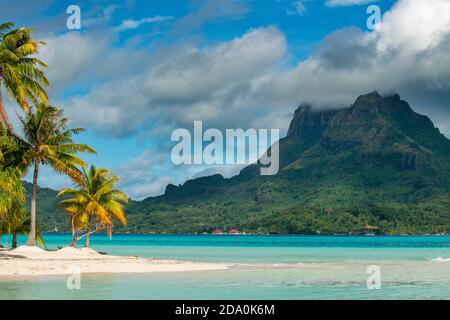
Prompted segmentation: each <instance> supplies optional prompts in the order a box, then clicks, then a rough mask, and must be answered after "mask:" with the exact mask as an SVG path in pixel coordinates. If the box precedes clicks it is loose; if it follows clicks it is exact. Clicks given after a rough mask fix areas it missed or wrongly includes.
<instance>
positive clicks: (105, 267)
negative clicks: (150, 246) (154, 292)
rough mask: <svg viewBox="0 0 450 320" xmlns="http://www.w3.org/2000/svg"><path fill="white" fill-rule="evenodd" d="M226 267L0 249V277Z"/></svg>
mask: <svg viewBox="0 0 450 320" xmlns="http://www.w3.org/2000/svg"><path fill="white" fill-rule="evenodd" d="M228 267H229V266H228V265H227V264H219V263H196V262H185V261H171V260H157V259H146V258H139V257H124V256H110V255H104V254H100V253H98V252H96V251H94V250H92V249H89V248H77V249H76V248H71V247H65V248H62V249H60V250H58V251H45V250H42V249H40V248H38V247H26V246H22V247H19V248H17V249H15V250H6V249H0V277H8V276H33V275H34V276H39V275H64V274H71V273H73V272H74V270H79V272H81V273H148V272H189V271H206V270H225V269H227V268H228Z"/></svg>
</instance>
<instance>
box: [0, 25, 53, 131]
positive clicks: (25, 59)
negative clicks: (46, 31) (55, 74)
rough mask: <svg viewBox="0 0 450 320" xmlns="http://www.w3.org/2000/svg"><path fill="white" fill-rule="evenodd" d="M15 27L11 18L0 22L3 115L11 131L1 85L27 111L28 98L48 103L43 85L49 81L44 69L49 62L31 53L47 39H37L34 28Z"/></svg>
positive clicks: (0, 106)
mask: <svg viewBox="0 0 450 320" xmlns="http://www.w3.org/2000/svg"><path fill="white" fill-rule="evenodd" d="M13 27H14V23H12V22H7V23H3V24H0V118H1V121H2V122H3V123H4V124H5V125H6V127H7V128H8V130H9V131H12V126H11V123H10V121H9V119H8V116H7V114H6V110H5V105H4V103H3V97H2V95H1V89H2V88H4V89H5V91H6V93H7V94H8V96H9V97H10V98H12V99H14V100H16V101H17V103H18V104H19V106H20V107H21V108H22V110H24V111H28V110H29V102H31V103H33V104H34V105H37V104H39V103H44V104H48V97H47V93H46V92H45V89H44V88H45V87H48V85H49V82H48V80H47V78H46V77H45V75H44V73H43V72H42V70H41V68H45V67H47V65H46V64H45V63H44V62H42V61H41V60H39V59H38V58H36V57H33V56H32V55H34V54H36V53H38V48H39V46H40V45H44V44H45V43H44V42H42V41H38V40H34V39H33V38H32V31H31V29H28V28H19V29H13Z"/></svg>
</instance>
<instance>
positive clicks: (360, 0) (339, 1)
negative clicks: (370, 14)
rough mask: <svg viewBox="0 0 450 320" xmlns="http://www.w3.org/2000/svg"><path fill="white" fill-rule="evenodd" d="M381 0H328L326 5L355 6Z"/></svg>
mask: <svg viewBox="0 0 450 320" xmlns="http://www.w3.org/2000/svg"><path fill="white" fill-rule="evenodd" d="M377 1H380V0H327V1H326V2H325V5H326V6H327V7H341V6H346V7H348V6H354V5H362V4H367V3H374V2H377Z"/></svg>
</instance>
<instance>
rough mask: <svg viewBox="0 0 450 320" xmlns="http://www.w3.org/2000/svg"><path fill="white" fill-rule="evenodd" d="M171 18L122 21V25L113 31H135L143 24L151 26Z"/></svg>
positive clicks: (159, 17)
mask: <svg viewBox="0 0 450 320" xmlns="http://www.w3.org/2000/svg"><path fill="white" fill-rule="evenodd" d="M172 19H173V17H172V16H156V17H151V18H144V19H140V20H133V19H126V20H123V21H122V23H121V24H120V25H119V26H117V27H116V28H114V30H115V31H119V32H120V31H124V30H130V29H137V28H139V27H140V26H141V25H143V24H151V23H155V22H162V21H166V20H172Z"/></svg>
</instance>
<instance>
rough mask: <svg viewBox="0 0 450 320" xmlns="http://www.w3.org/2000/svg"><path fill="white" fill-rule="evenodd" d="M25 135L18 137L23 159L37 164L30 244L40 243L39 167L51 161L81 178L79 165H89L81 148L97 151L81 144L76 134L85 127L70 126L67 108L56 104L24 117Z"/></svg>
mask: <svg viewBox="0 0 450 320" xmlns="http://www.w3.org/2000/svg"><path fill="white" fill-rule="evenodd" d="M20 121H21V123H22V129H23V133H24V136H25V139H21V138H19V137H16V139H17V140H19V141H20V144H21V145H22V148H23V149H24V154H23V163H24V164H25V165H26V166H28V167H31V166H33V168H34V172H33V189H32V193H31V211H30V220H31V222H30V224H31V226H30V234H29V236H28V240H27V245H29V246H34V245H35V244H36V192H37V185H38V176H39V167H40V166H41V165H49V166H50V167H51V168H52V169H53V170H54V171H56V172H57V173H60V174H65V175H68V176H69V177H70V178H71V179H73V180H74V181H79V182H81V180H82V176H81V172H80V170H79V169H78V166H80V167H85V166H86V164H85V163H84V161H83V160H81V159H80V158H78V157H77V156H76V154H77V153H80V152H89V153H95V151H94V150H93V149H92V148H90V147H89V146H88V145H86V144H77V143H74V141H73V138H72V137H73V135H77V134H79V133H81V132H83V131H84V129H81V128H73V129H68V128H67V122H68V119H67V118H65V117H64V115H63V111H62V110H60V109H58V108H55V107H53V106H48V105H45V104H39V105H38V106H36V110H35V111H32V110H30V111H28V112H27V113H26V116H25V118H22V117H21V118H20Z"/></svg>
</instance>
